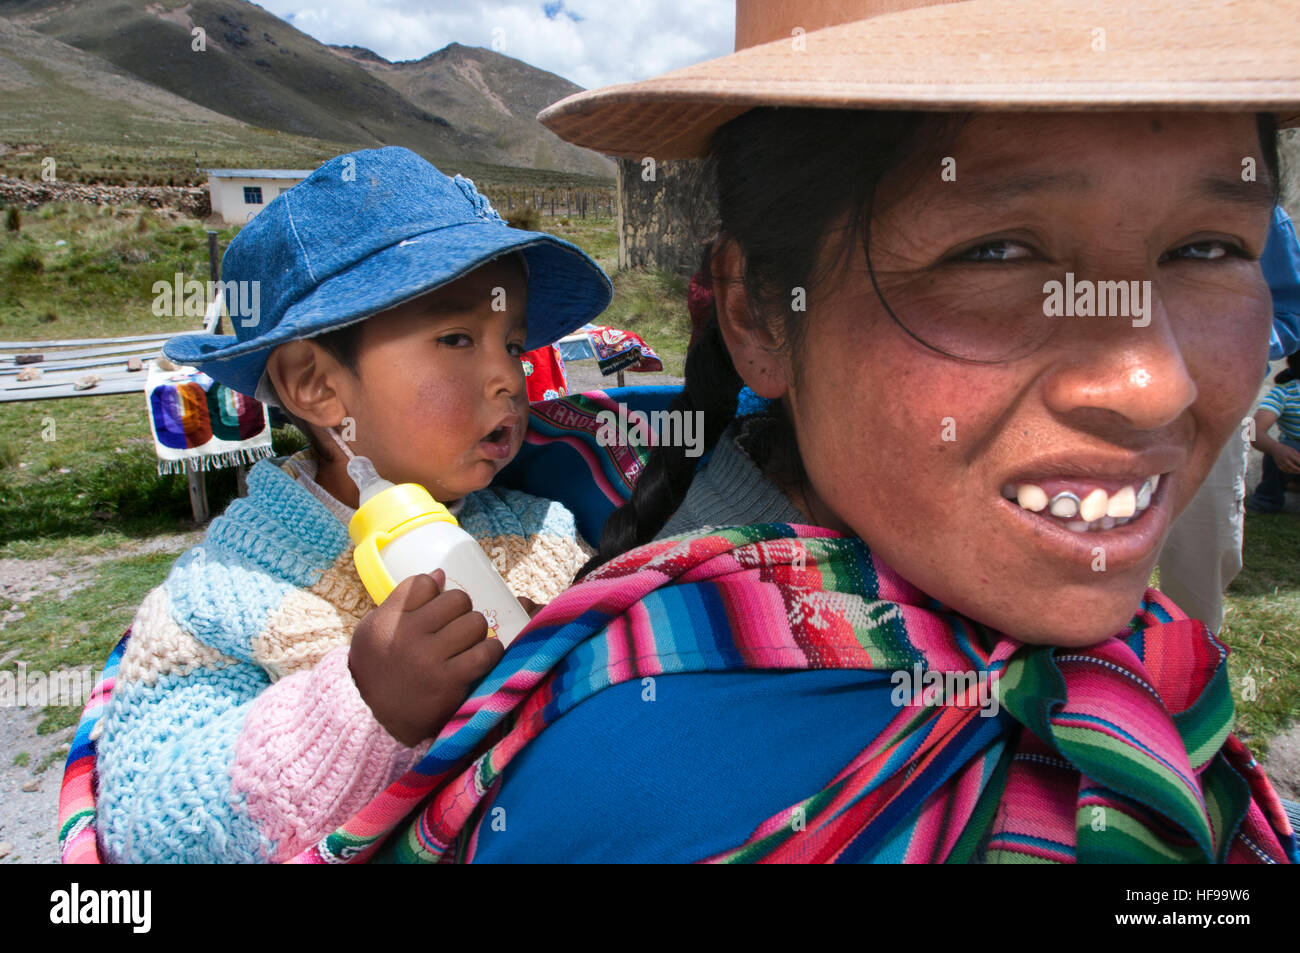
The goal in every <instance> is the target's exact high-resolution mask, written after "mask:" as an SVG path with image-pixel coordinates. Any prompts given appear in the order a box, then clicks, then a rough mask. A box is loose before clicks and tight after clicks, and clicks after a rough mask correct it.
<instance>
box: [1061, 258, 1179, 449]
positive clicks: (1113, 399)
mask: <svg viewBox="0 0 1300 953" xmlns="http://www.w3.org/2000/svg"><path fill="white" fill-rule="evenodd" d="M1136 284H1138V285H1139V289H1138V291H1139V294H1140V293H1141V292H1142V291H1143V290H1145V291H1146V299H1145V313H1143V311H1141V310H1139V309H1130V313H1129V314H1127V315H1110V316H1106V317H1097V316H1092V317H1079V316H1076V317H1063V318H1056V319H1054V320H1058V321H1065V322H1069V323H1070V324H1072V325H1073V327H1072V328H1070V329H1069V330H1068V331H1067V332H1066V333H1062V334H1059V335H1058V336H1057V337H1056V339H1055V341H1056V343H1055V348H1054V350H1055V352H1056V354H1057V359H1056V361H1055V362H1054V364H1053V365H1052V368H1051V371H1050V372H1049V376H1048V378H1047V380H1046V382H1045V388H1044V399H1045V401H1046V403H1047V405H1048V407H1049V408H1050V409H1051V410H1052V411H1054V412H1055V413H1057V414H1059V415H1062V416H1068V417H1072V418H1075V419H1079V418H1090V417H1091V418H1097V420H1098V422H1099V425H1104V424H1105V422H1114V423H1118V422H1120V421H1122V422H1123V424H1122V426H1124V427H1125V429H1132V430H1157V429H1159V428H1161V427H1165V426H1168V425H1169V424H1170V423H1172V422H1173V421H1175V420H1177V419H1178V417H1179V416H1180V415H1181V414H1182V413H1183V412H1184V411H1185V410H1186V409H1187V408H1188V407H1190V406H1191V405H1192V403H1193V402H1194V401H1195V400H1196V395H1197V384H1196V379H1195V378H1194V377H1193V374H1192V371H1191V369H1190V368H1189V367H1188V365H1187V363H1186V361H1185V360H1184V350H1183V349H1184V347H1185V346H1186V342H1184V341H1180V340H1179V338H1178V336H1177V335H1176V334H1175V332H1174V328H1173V325H1172V323H1171V321H1170V316H1169V314H1168V312H1167V310H1166V309H1165V305H1164V302H1163V300H1162V299H1161V297H1160V293H1159V287H1158V285H1157V284H1156V283H1155V282H1136ZM1142 285H1145V289H1143V288H1142V287H1141V286H1142ZM1062 330H1063V331H1064V330H1065V329H1062ZM1080 422H1081V423H1085V424H1086V421H1080Z"/></svg>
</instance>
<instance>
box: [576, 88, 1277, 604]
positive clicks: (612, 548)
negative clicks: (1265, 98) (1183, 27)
mask: <svg viewBox="0 0 1300 953" xmlns="http://www.w3.org/2000/svg"><path fill="white" fill-rule="evenodd" d="M965 121H966V117H964V116H960V115H958V116H953V115H944V114H936V113H929V114H926V113H914V112H871V111H865V110H855V109H848V110H831V109H782V108H759V109H753V110H750V111H749V112H747V113H744V114H743V115H741V116H739V117H737V118H736V119H733V120H732V121H731V122H729V123H727V124H726V125H724V126H722V127H721V128H720V129H719V130H718V131H717V133H716V134H715V135H714V138H713V143H712V148H711V150H710V157H709V163H710V166H711V168H712V176H711V177H710V176H707V175H706V176H705V177H704V181H705V182H708V181H709V180H710V178H712V179H713V181H714V183H715V185H716V189H717V203H718V219H719V228H718V238H717V240H716V241H715V242H714V244H713V255H714V256H715V257H716V255H717V253H718V251H719V250H720V248H721V247H722V246H723V245H724V244H725V243H727V242H733V243H734V244H735V245H736V247H737V248H738V249H739V251H740V253H741V255H742V256H743V260H744V289H745V291H746V294H747V297H748V301H749V304H750V308H751V310H752V311H753V312H754V313H753V317H754V318H755V320H757V321H760V322H763V323H767V324H769V326H770V325H771V323H772V322H773V321H774V320H776V321H779V327H778V328H772V330H773V331H776V332H779V340H781V341H782V342H783V344H784V346H785V348H786V350H787V351H788V352H789V353H790V355H791V358H792V365H793V367H794V369H795V373H796V374H797V373H798V368H799V367H800V365H801V361H800V350H801V345H802V340H803V332H804V323H803V319H802V314H801V313H798V314H797V313H796V312H794V311H793V310H792V304H793V295H792V290H793V289H795V288H804V289H809V288H811V287H813V286H815V285H817V284H818V283H819V280H820V279H822V278H824V276H825V275H826V274H827V273H829V272H830V271H831V270H832V269H833V268H835V267H836V266H837V264H838V263H840V262H842V261H844V260H845V258H846V256H847V254H848V253H849V252H850V251H852V249H853V245H854V242H856V241H861V242H863V243H864V245H865V242H866V240H867V224H868V223H869V221H870V217H871V208H872V201H873V199H874V196H875V191H876V187H877V185H878V183H879V182H880V180H881V178H882V177H883V176H884V175H885V174H886V173H888V172H891V171H893V170H894V169H896V168H902V167H903V166H904V165H905V164H908V163H909V160H910V159H917V174H918V175H920V174H923V173H922V172H921V171H920V170H921V169H922V168H929V167H930V166H927V165H925V163H924V161H923V160H924V158H925V157H924V156H919V155H918V152H919V147H920V146H922V145H924V146H925V147H926V152H927V153H928V152H930V151H933V152H934V153H935V155H936V157H937V156H940V155H942V154H943V146H944V145H945V144H946V143H947V142H949V141H950V139H951V137H952V136H954V135H955V134H956V132H957V131H958V130H959V129H960V127H961V125H962V124H963V123H964V122H965ZM1259 131H1260V141H1261V143H1262V144H1263V145H1264V154H1265V164H1266V165H1267V167H1268V169H1269V172H1270V173H1271V175H1272V178H1273V182H1274V189H1275V196H1276V189H1277V183H1278V157H1277V135H1276V133H1277V124H1276V121H1275V120H1274V117H1273V116H1272V115H1271V114H1266V113H1265V114H1260V116H1259ZM845 213H848V219H847V227H846V228H844V229H843V231H842V232H840V233H839V234H838V235H837V236H834V237H833V238H832V237H831V231H832V228H833V226H834V225H835V224H836V223H837V220H838V219H840V218H841V217H842V216H844V215H845ZM828 239H830V240H834V241H836V242H838V247H836V246H829V247H826V243H827V241H828ZM825 250H829V251H832V252H835V253H834V254H830V255H827V257H826V259H825V260H826V261H827V265H826V267H825V268H824V269H821V270H820V271H818V269H817V262H818V259H819V257H820V256H821V255H822V253H823V251H825ZM815 271H818V273H817V274H814V272H815ZM719 280H721V279H720V278H719V276H718V275H717V273H716V270H714V273H713V282H714V286H715V287H717V283H718V281H719ZM742 386H743V381H742V380H741V378H740V375H739V374H737V373H736V369H735V366H734V365H733V363H732V361H731V355H730V354H729V353H728V352H727V347H726V344H725V342H724V341H723V338H722V333H721V331H720V329H719V327H718V319H717V314H716V311H715V312H714V314H713V315H712V316H711V317H710V318H709V319H708V321H707V322H706V324H705V325H704V326H703V327H702V329H701V330H700V331H699V333H698V334H697V335H696V337H695V340H694V342H693V343H692V344H691V346H690V348H689V349H688V351H687V354H686V383H685V387H684V389H683V391H682V393H681V394H680V395H679V396H678V397H677V398H676V399H675V400H674V401H673V403H672V404H671V405H670V407H669V409H670V410H673V411H681V412H683V413H691V412H694V411H703V412H704V449H705V450H706V451H707V450H711V449H712V448H713V447H714V446H715V445H716V444H717V442H718V439H719V437H721V435H722V433H723V431H725V430H726V429H727V426H728V425H729V424H730V423H731V421H732V420H733V419H734V418H735V416H736V403H737V395H738V393H739V391H740V388H741V387H742ZM745 436H746V439H747V441H748V444H747V450H748V451H749V453H750V455H751V456H752V457H753V459H754V462H755V463H756V464H758V465H759V466H760V467H761V468H762V469H763V471H764V473H765V474H767V475H768V476H769V477H771V478H772V479H773V481H774V482H776V483H777V484H778V485H779V486H782V488H783V489H787V490H788V489H791V488H802V487H805V486H806V484H807V475H806V473H805V471H804V469H803V464H802V462H801V460H800V459H799V452H798V445H797V443H796V441H795V434H794V429H793V426H792V424H791V422H790V420H789V417H788V415H787V413H786V411H785V409H784V406H783V405H782V404H779V403H775V402H774V403H773V405H772V410H771V411H770V412H769V413H768V414H766V415H764V416H763V417H762V418H755V419H754V420H753V421H752V425H750V426H747V427H746V434H745ZM697 462H698V461H697V460H696V459H695V458H691V457H687V456H686V448H685V447H675V446H659V447H656V448H654V449H653V450H652V451H651V452H650V455H649V459H648V460H647V462H646V466H645V469H644V470H643V471H642V472H641V475H640V477H639V479H638V481H637V485H636V488H635V490H634V491H633V493H632V497H631V498H630V499H629V500H628V502H627V503H625V504H623V505H622V506H621V507H619V508H618V509H617V510H615V511H614V512H613V513H612V514H611V515H610V517H609V519H608V520H607V521H606V523H605V526H604V529H603V531H602V533H601V538H600V547H599V549H598V550H597V552H596V554H595V555H594V556H593V557H592V558H591V559H590V560H589V561H588V562H587V564H586V565H585V566H583V567H582V570H581V571H580V572H579V573H578V577H577V578H578V579H581V578H582V577H583V576H585V575H586V574H587V573H589V572H591V571H592V570H593V569H595V568H596V567H597V566H600V565H603V564H604V563H606V562H608V561H609V560H611V559H613V558H614V557H615V556H619V555H621V554H622V553H624V552H627V551H628V550H629V549H632V548H634V547H636V546H640V545H642V544H643V543H646V542H649V541H650V540H651V539H653V538H654V536H655V534H656V533H658V532H659V531H660V530H661V529H662V528H663V526H664V524H665V523H666V522H667V521H668V518H669V517H670V516H672V514H673V513H674V512H675V511H676V509H677V507H678V506H680V505H681V503H682V500H683V499H684V498H685V496H686V491H687V489H688V488H689V487H690V484H691V480H692V478H693V477H694V475H695V469H696V464H697Z"/></svg>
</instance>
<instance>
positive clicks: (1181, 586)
mask: <svg viewBox="0 0 1300 953" xmlns="http://www.w3.org/2000/svg"><path fill="white" fill-rule="evenodd" d="M1259 263H1260V268H1261V269H1262V270H1263V272H1264V280H1265V281H1266V282H1268V289H1269V292H1270V293H1271V294H1272V297H1273V329H1272V333H1271V335H1270V338H1269V349H1268V359H1269V360H1270V361H1279V360H1281V359H1282V358H1284V357H1286V356H1287V355H1288V354H1291V353H1293V352H1294V351H1295V350H1296V349H1297V347H1300V241H1297V240H1296V231H1295V225H1294V224H1292V222H1291V218H1290V216H1288V215H1287V213H1286V211H1285V210H1284V209H1283V208H1282V206H1281V205H1278V206H1276V207H1275V208H1274V209H1273V220H1272V223H1271V225H1270V227H1269V235H1268V244H1267V245H1266V246H1265V247H1264V254H1263V255H1262V256H1261V257H1260V260H1259ZM1264 370H1265V373H1267V368H1265V369H1264ZM1258 432H1259V433H1266V431H1263V430H1260V431H1258ZM1249 439H1250V433H1249V430H1248V428H1247V427H1246V426H1245V422H1243V426H1242V432H1241V439H1239V440H1229V441H1228V443H1227V445H1226V446H1225V447H1224V448H1223V450H1222V451H1220V453H1219V459H1218V461H1217V462H1216V463H1215V465H1214V468H1213V469H1212V470H1211V471H1210V474H1209V476H1208V477H1206V479H1205V483H1204V484H1202V486H1201V489H1200V490H1199V491H1198V492H1197V494H1196V496H1194V497H1193V498H1192V502H1191V503H1189V504H1188V506H1187V509H1186V510H1184V511H1183V513H1182V515H1181V516H1179V517H1178V519H1177V520H1175V521H1174V525H1173V528H1172V529H1171V530H1170V531H1169V537H1168V538H1167V539H1166V540H1165V545H1164V549H1163V550H1162V551H1161V553H1160V563H1159V571H1160V591H1161V592H1163V593H1164V594H1165V595H1167V596H1169V598H1170V599H1172V600H1173V601H1174V602H1176V603H1177V604H1178V605H1179V606H1180V607H1182V609H1183V610H1184V611H1185V612H1186V613H1187V614H1188V615H1190V616H1191V617H1192V618H1194V619H1200V620H1201V621H1202V622H1204V623H1205V624H1206V625H1207V626H1209V628H1210V631H1212V632H1218V631H1219V629H1220V628H1222V626H1223V593H1224V592H1225V591H1226V590H1227V588H1228V585H1229V584H1230V583H1231V582H1232V580H1233V579H1235V578H1236V576H1237V573H1239V572H1241V566H1242V557H1241V546H1242V539H1243V535H1244V530H1245V514H1244V513H1243V512H1242V509H1243V505H1244V503H1245V499H1246V465H1247V461H1248V454H1249V445H1248V443H1247V441H1248V440H1249Z"/></svg>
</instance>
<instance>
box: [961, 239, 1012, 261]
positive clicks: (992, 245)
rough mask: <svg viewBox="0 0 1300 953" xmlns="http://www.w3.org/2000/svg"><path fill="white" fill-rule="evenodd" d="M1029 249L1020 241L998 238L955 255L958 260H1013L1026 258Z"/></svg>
mask: <svg viewBox="0 0 1300 953" xmlns="http://www.w3.org/2000/svg"><path fill="white" fill-rule="evenodd" d="M1029 255H1030V251H1029V249H1028V248H1026V247H1025V246H1024V245H1022V244H1020V242H1012V241H1007V240H1005V239H1000V240H998V241H994V242H985V243H984V244H982V245H976V246H975V247H974V248H968V249H967V250H966V251H964V252H962V253H961V254H959V255H958V256H957V260H958V261H1014V260H1016V259H1019V258H1028V257H1029Z"/></svg>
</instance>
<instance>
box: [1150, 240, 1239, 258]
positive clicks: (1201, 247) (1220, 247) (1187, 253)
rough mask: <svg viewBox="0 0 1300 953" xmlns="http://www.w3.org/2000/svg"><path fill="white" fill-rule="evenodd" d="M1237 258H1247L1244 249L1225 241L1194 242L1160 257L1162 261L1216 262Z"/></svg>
mask: <svg viewBox="0 0 1300 953" xmlns="http://www.w3.org/2000/svg"><path fill="white" fill-rule="evenodd" d="M1230 255H1231V256H1233V257H1236V258H1244V257H1246V253H1245V252H1244V251H1242V249H1241V248H1240V247H1239V246H1237V245H1234V244H1232V243H1231V242H1223V241H1217V240H1216V241H1204V242H1192V243H1191V244H1189V245H1183V246H1182V247H1180V248H1175V249H1174V250H1173V251H1171V252H1166V253H1165V254H1163V255H1161V256H1160V260H1161V261H1169V260H1171V259H1183V260H1185V261H1214V260H1215V259H1218V258H1227V257H1228V256H1230Z"/></svg>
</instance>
